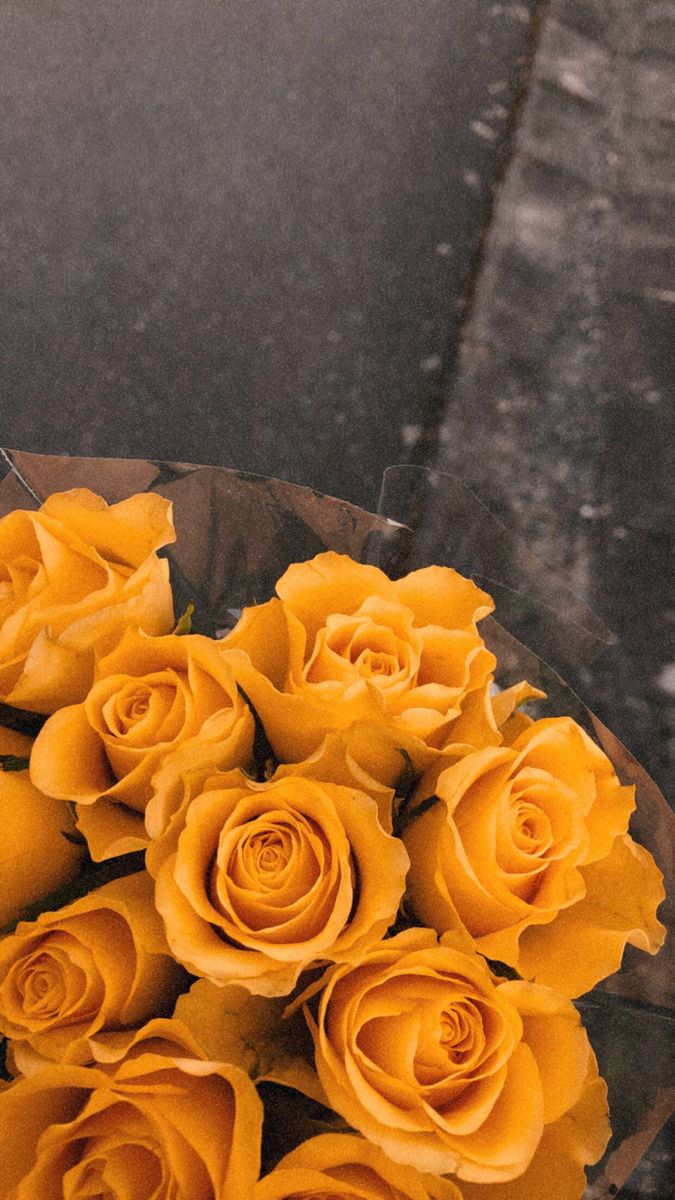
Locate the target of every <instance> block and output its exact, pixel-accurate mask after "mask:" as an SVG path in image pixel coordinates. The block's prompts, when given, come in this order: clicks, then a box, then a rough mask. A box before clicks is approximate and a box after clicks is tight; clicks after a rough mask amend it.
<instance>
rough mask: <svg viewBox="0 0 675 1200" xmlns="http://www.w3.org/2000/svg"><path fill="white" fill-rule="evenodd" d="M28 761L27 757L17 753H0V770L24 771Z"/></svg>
mask: <svg viewBox="0 0 675 1200" xmlns="http://www.w3.org/2000/svg"><path fill="white" fill-rule="evenodd" d="M29 763H30V759H29V758H21V757H20V755H18V754H0V771H26V770H27V769H28V764H29Z"/></svg>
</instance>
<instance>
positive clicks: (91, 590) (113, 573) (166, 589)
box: [0, 488, 176, 713]
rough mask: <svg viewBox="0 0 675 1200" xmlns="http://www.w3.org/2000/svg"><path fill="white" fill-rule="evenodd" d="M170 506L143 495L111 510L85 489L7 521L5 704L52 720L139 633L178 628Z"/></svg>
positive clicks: (1, 675)
mask: <svg viewBox="0 0 675 1200" xmlns="http://www.w3.org/2000/svg"><path fill="white" fill-rule="evenodd" d="M175 536H176V535H175V532H174V528H173V523H172V519H171V504H170V503H169V502H168V501H167V500H163V499H162V497H161V496H155V495H151V494H150V493H144V494H142V495H139V496H132V497H131V498H130V499H129V500H122V501H120V503H119V504H111V505H108V504H106V502H105V500H102V499H101V497H100V496H96V495H94V493H93V492H90V491H88V490H87V489H86V488H74V489H73V490H72V491H70V492H61V493H57V494H55V495H53V496H50V497H49V498H48V499H47V500H45V502H44V504H43V505H42V507H41V508H40V509H39V511H38V512H24V511H22V510H17V511H16V512H12V513H9V514H8V515H7V516H6V517H3V518H2V520H0V700H2V701H4V702H5V703H7V704H12V705H15V706H16V707H18V708H25V709H31V710H32V711H33V712H40V713H51V712H54V711H55V710H56V709H57V708H60V707H62V706H63V705H64V704H73V703H75V702H77V701H78V700H82V699H83V698H84V697H85V696H86V694H87V692H88V690H89V688H90V686H91V681H92V678H93V672H94V664H95V661H96V659H98V658H100V657H101V655H103V654H107V653H108V651H110V650H111V649H112V648H113V646H114V645H115V643H116V642H117V641H119V638H120V637H121V635H122V633H123V631H124V630H125V629H126V628H128V627H130V626H133V627H135V628H137V629H143V630H145V631H146V632H147V633H150V634H161V633H167V632H168V631H169V629H171V626H172V625H173V601H172V597H171V587H170V583H169V565H168V563H167V562H166V561H165V560H163V559H160V558H158V557H157V554H156V553H155V551H156V550H157V549H158V548H159V547H160V546H165V545H166V544H167V543H168V542H173V541H175Z"/></svg>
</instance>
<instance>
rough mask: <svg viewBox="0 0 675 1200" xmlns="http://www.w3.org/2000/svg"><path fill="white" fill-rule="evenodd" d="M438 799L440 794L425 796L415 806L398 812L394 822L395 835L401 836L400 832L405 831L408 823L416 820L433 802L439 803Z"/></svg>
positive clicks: (432, 805) (431, 806)
mask: <svg viewBox="0 0 675 1200" xmlns="http://www.w3.org/2000/svg"><path fill="white" fill-rule="evenodd" d="M440 800H441V798H440V796H436V795H434V796H427V798H426V800H423V801H422V803H421V804H418V805H417V806H416V808H411V809H409V810H408V811H407V812H399V814H398V817H397V819H396V822H395V824H394V833H395V835H396V837H401V834H403V833H404V832H405V830H406V829H407V828H408V826H409V825H412V823H413V821H416V820H417V818H418V817H421V816H422V813H425V812H428V811H429V809H430V808H433V807H434V805H435V804H440Z"/></svg>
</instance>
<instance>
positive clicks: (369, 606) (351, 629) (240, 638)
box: [223, 552, 501, 786]
mask: <svg viewBox="0 0 675 1200" xmlns="http://www.w3.org/2000/svg"><path fill="white" fill-rule="evenodd" d="M276 590H277V593H278V596H279V599H278V600H271V601H270V602H269V603H268V604H263V605H260V606H258V607H255V608H250V609H246V610H245V611H244V613H243V615H242V618H241V620H240V622H239V624H238V625H237V627H236V628H235V629H234V630H233V631H232V633H231V634H230V635H229V636H228V637H227V638H226V639H225V641H224V643H223V644H224V645H225V646H227V647H228V648H230V649H237V650H239V651H244V652H245V653H246V655H247V656H248V657H249V659H250V663H251V669H250V671H249V674H248V675H244V674H242V681H243V685H244V687H245V688H246V691H247V694H248V695H249V696H250V698H251V701H252V702H253V704H254V705H255V707H256V709H257V711H258V713H259V714H260V717H261V720H262V723H263V725H264V727H265V732H266V734H267V736H268V738H269V740H270V742H271V744H272V746H273V748H274V750H275V753H276V754H277V756H278V757H279V758H280V759H282V760H283V761H286V762H296V761H299V760H303V759H308V758H310V756H312V755H313V754H315V752H316V751H317V750H318V749H319V748H320V746H321V744H322V742H323V740H324V738H325V737H326V736H327V735H329V734H331V733H334V732H335V731H336V730H344V729H349V728H351V727H353V726H355V725H358V726H367V727H368V729H369V736H368V738H364V739H362V746H361V748H360V751H359V753H360V756H361V757H360V758H359V766H360V767H361V768H363V769H364V770H365V771H366V772H367V773H368V774H370V775H371V776H372V777H373V778H375V779H377V780H379V782H380V783H383V784H386V785H388V786H389V785H392V784H393V783H395V781H396V778H397V776H398V775H399V774H400V773H401V758H400V755H397V754H396V753H395V749H396V747H399V748H402V749H405V750H406V751H407V752H408V754H409V755H410V756H411V757H412V759H413V761H414V763H415V766H416V767H417V768H418V769H420V768H421V767H423V766H425V765H427V764H428V763H429V762H430V761H431V760H432V759H433V758H434V757H435V755H436V754H437V753H438V751H439V750H441V749H443V748H445V747H447V746H448V745H450V744H458V745H460V746H464V745H470V746H482V745H486V744H497V743H499V741H500V740H501V739H500V737H499V734H498V732H497V729H496V725H495V723H494V719H493V716H492V708H491V704H490V698H489V692H488V685H489V681H490V678H491V674H492V670H493V668H494V665H495V659H494V657H493V655H492V654H490V652H489V651H488V650H487V649H486V647H485V645H484V643H483V641H482V638H481V637H480V635H479V634H478V632H477V629H476V622H477V621H478V620H479V619H480V618H481V617H483V616H485V615H486V614H487V613H489V612H490V611H491V610H492V607H493V604H492V601H491V599H490V597H489V596H488V595H486V593H485V592H482V591H480V589H479V588H477V587H476V586H475V585H474V584H473V583H471V581H470V580H468V579H464V578H463V577H462V576H461V575H458V574H457V572H456V571H452V570H450V569H449V568H446V567H428V568H425V569H424V570H421V571H413V572H412V573H411V574H410V575H407V576H406V577H405V578H404V579H399V580H397V581H396V582H392V581H391V580H390V579H388V578H387V576H386V575H384V574H383V572H382V571H380V570H378V569H377V568H376V567H370V566H363V565H360V564H358V563H356V562H353V561H352V560H351V559H350V558H348V557H346V556H345V555H340V554H334V553H332V552H329V553H326V554H320V555H318V556H317V557H316V558H315V559H313V560H312V561H311V562H306V563H296V564H294V565H293V566H291V567H289V569H288V570H287V571H286V573H285V575H283V576H282V578H281V579H280V580H279V582H278V584H277V589H276ZM383 757H384V761H383ZM383 770H384V776H383V775H382V771H383Z"/></svg>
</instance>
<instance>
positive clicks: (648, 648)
mask: <svg viewBox="0 0 675 1200" xmlns="http://www.w3.org/2000/svg"><path fill="white" fill-rule="evenodd" d="M674 17H675V11H674V10H673V8H672V6H670V5H664V4H661V3H648V4H645V3H644V2H643V0H609V2H606V0H605V2H603V4H602V5H600V4H591V5H588V4H586V3H582V2H581V0H579V2H575V0H554V2H553V3H552V4H551V5H550V6H549V8H548V11H547V19H546V21H545V23H544V27H543V31H542V35H541V40H540V45H539V50H538V54H537V57H536V61H535V66H534V72H533V76H532V79H531V83H530V88H529V95H528V99H527V103H526V105H525V108H524V111H523V114H522V118H521V121H520V127H519V130H518V135H517V139H516V145H515V154H514V157H513V159H512V162H511V164H510V167H509V170H508V172H507V175H506V178H505V180H504V184H503V187H502V190H501V193H500V196H499V202H498V204H497V206H496V209H495V212H494V220H493V224H492V227H491V230H490V233H489V240H488V244H487V246H486V250H485V254H484V259H483V269H482V272H481V276H480V281H479V286H478V290H477V293H476V298H475V304H474V307H473V311H472V314H471V317H470V319H469V320H468V322H467V324H466V326H465V328H464V330H463V338H462V344H461V348H460V351H459V356H458V360H457V362H456V365H455V371H454V373H453V375H452V378H451V380H450V383H449V387H448V405H447V410H446V414H445V417H444V421H443V424H442V427H441V429H440V431H439V432H440V443H441V449H440V454H439V464H440V465H443V466H445V468H446V469H449V470H451V471H453V472H455V473H456V474H458V475H460V477H461V478H462V479H463V480H464V482H466V483H468V484H469V485H470V486H473V487H474V488H475V489H476V490H477V491H478V493H479V494H480V495H481V496H482V497H483V499H484V500H486V501H487V502H488V503H489V504H491V506H492V507H493V508H494V509H496V510H497V511H498V512H499V513H500V514H501V515H502V516H503V517H504V518H505V519H506V520H507V522H508V523H510V524H511V525H512V526H514V527H515V528H516V529H517V530H518V531H519V532H520V534H521V536H522V537H523V538H524V539H526V541H527V542H528V544H529V546H530V548H531V549H533V550H534V551H535V552H537V553H538V554H539V555H540V556H541V557H542V559H543V560H544V561H545V562H548V563H549V564H551V565H552V566H553V567H555V568H557V569H558V570H562V571H563V572H564V574H565V576H566V577H567V579H568V582H569V583H570V586H571V587H573V588H574V589H575V590H576V591H577V593H578V594H579V595H580V597H581V598H582V599H583V600H585V601H586V602H587V603H588V604H590V605H591V607H593V608H594V609H595V610H596V611H597V612H598V613H599V615H600V616H602V617H603V618H604V619H605V621H606V623H607V624H608V626H609V627H610V629H612V630H613V632H614V633H615V634H616V635H617V636H618V637H619V639H620V641H621V646H620V648H619V649H618V650H616V651H615V652H613V653H610V654H608V655H607V656H606V658H605V659H604V660H601V661H600V662H599V663H597V664H594V665H593V666H592V667H591V668H589V669H588V670H587V671H586V672H585V675H584V672H582V675H581V682H582V685H583V694H584V698H585V699H587V701H588V702H589V703H590V704H591V706H592V707H595V708H596V710H597V711H598V712H599V714H600V715H601V716H602V717H603V718H604V719H605V720H606V723H607V724H609V725H610V727H611V728H612V729H614V730H615V732H616V733H618V735H619V736H623V738H624V739H625V740H626V742H627V744H628V745H629V747H630V748H631V749H632V750H633V752H634V753H635V754H636V755H637V756H638V757H639V758H640V759H641V761H643V762H644V764H645V765H646V766H647V767H648V769H651V771H652V772H653V774H654V775H655V776H656V778H657V779H659V780H660V782H661V784H662V785H663V786H666V784H667V782H668V759H669V754H668V752H669V749H670V748H671V746H672V734H673V707H672V698H673V692H674V690H675V688H674V686H673V667H672V665H669V657H670V655H669V650H668V640H669V635H672V619H673V607H672V599H673V597H672V591H671V592H669V588H670V586H671V580H672V572H671V570H670V563H671V562H672V529H673V525H672V520H671V521H669V520H668V515H669V512H672V458H671V457H670V456H671V455H672V447H673V444H674V443H673V409H672V406H670V404H669V400H668V390H669V387H670V386H672V372H673V356H672V345H673V343H672V335H669V333H668V329H669V327H670V328H671V329H672V317H673V304H674V303H675V292H673V291H672V278H673V274H672V264H673V248H674V245H675V243H674V241H673V236H672V220H671V217H670V215H669V214H670V213H672V209H669V202H670V201H671V200H672V179H673V177H674V175H673V166H674V165H675V163H674V158H675V154H674V150H675V146H674V142H673V137H672V132H673V130H672V111H673V110H672V105H671V104H670V103H669V95H670V89H671V87H672V82H673V72H672V61H671V62H669V60H668V57H667V54H668V49H669V46H670V48H671V49H672V48H673V47H674V45H675V43H674V42H673V37H672V34H673V28H672V26H673V18H674ZM669 37H670V40H669ZM669 281H670V282H669ZM669 623H670V627H669Z"/></svg>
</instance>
